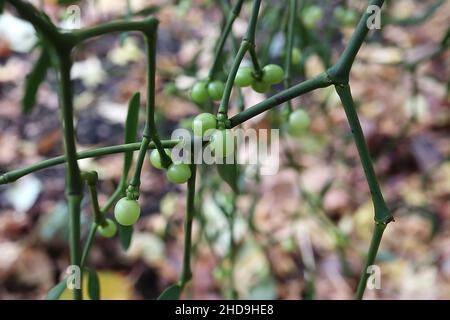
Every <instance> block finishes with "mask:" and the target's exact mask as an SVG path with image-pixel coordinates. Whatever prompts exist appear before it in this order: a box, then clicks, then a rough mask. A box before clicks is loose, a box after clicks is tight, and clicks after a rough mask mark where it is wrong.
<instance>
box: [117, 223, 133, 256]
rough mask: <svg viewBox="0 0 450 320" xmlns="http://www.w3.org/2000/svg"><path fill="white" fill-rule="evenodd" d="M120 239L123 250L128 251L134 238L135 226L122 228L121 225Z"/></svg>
mask: <svg viewBox="0 0 450 320" xmlns="http://www.w3.org/2000/svg"><path fill="white" fill-rule="evenodd" d="M119 238H120V244H121V246H122V248H123V249H124V250H125V251H126V250H128V248H129V247H130V244H131V239H132V238H133V226H122V225H120V224H119Z"/></svg>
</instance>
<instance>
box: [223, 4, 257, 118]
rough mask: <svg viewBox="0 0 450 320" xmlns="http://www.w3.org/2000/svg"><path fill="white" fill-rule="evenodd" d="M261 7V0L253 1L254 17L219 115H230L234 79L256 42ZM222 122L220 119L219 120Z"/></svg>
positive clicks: (235, 61)
mask: <svg viewBox="0 0 450 320" xmlns="http://www.w3.org/2000/svg"><path fill="white" fill-rule="evenodd" d="M260 5H261V0H254V1H253V10H252V15H251V17H250V23H249V26H248V29H247V34H246V36H245V38H244V39H243V40H242V42H241V46H240V48H239V51H238V53H237V55H236V57H235V58H234V61H233V65H232V66H231V71H230V73H229V74H228V78H227V82H226V84H225V90H224V93H223V96H222V100H221V101H220V106H219V111H218V113H219V114H223V115H225V116H226V117H227V115H228V105H229V103H230V97H231V91H232V89H233V84H234V79H235V78H236V74H237V72H238V69H239V66H240V64H241V62H242V59H243V58H244V56H245V53H246V52H247V50H249V49H250V48H251V47H252V46H253V45H254V41H255V30H256V22H257V20H258V12H259V7H260ZM219 121H220V119H219Z"/></svg>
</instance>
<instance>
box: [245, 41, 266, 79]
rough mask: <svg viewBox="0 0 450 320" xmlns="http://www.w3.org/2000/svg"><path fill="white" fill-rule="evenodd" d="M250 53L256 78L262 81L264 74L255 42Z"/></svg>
mask: <svg viewBox="0 0 450 320" xmlns="http://www.w3.org/2000/svg"><path fill="white" fill-rule="evenodd" d="M248 52H249V54H250V58H251V59H252V64H253V71H254V75H255V78H256V79H258V80H261V78H262V76H263V72H262V69H261V64H260V63H259V61H258V55H257V54H256V49H255V44H254V43H253V42H251V44H250V47H249V48H248Z"/></svg>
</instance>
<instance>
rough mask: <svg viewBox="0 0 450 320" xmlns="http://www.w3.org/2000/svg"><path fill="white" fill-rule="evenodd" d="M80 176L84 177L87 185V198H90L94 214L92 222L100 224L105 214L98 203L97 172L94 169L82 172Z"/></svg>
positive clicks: (103, 221) (103, 220)
mask: <svg viewBox="0 0 450 320" xmlns="http://www.w3.org/2000/svg"><path fill="white" fill-rule="evenodd" d="M82 177H83V178H85V180H86V184H87V187H88V193H89V199H90V200H91V207H92V213H93V214H94V222H95V223H96V224H99V225H102V224H103V223H105V216H104V215H103V213H102V212H101V210H100V206H99V204H98V194H97V182H98V174H97V172H95V171H90V172H83V173H82Z"/></svg>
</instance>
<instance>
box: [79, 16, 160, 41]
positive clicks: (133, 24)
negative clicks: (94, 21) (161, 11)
mask: <svg viewBox="0 0 450 320" xmlns="http://www.w3.org/2000/svg"><path fill="white" fill-rule="evenodd" d="M157 24H158V21H157V20H156V19H155V18H153V17H150V18H148V19H145V20H141V21H113V22H109V23H105V24H101V25H98V26H94V27H91V28H85V29H80V30H75V31H72V34H73V36H74V37H75V41H76V43H81V42H83V41H85V40H88V39H91V38H95V37H98V36H102V35H105V34H108V33H112V32H125V31H140V32H142V33H144V34H145V33H147V32H149V30H153V29H154V28H156V26H157Z"/></svg>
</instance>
